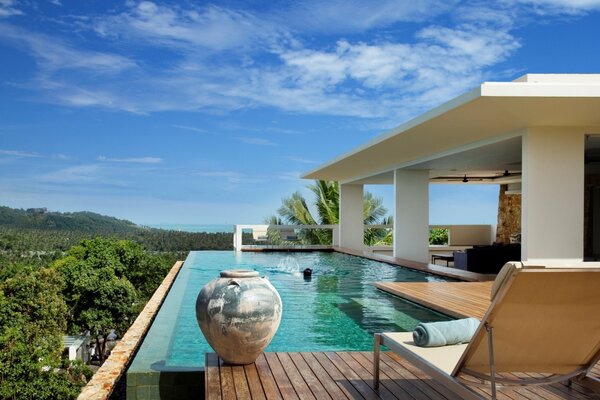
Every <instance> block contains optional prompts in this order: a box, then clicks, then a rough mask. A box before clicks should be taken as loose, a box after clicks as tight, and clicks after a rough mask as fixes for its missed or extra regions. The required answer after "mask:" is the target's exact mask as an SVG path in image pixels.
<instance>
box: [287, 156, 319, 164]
mask: <svg viewBox="0 0 600 400" xmlns="http://www.w3.org/2000/svg"><path fill="white" fill-rule="evenodd" d="M285 159H286V160H290V161H294V162H299V163H302V164H318V161H314V160H309V159H307V158H304V157H296V156H288V157H285Z"/></svg>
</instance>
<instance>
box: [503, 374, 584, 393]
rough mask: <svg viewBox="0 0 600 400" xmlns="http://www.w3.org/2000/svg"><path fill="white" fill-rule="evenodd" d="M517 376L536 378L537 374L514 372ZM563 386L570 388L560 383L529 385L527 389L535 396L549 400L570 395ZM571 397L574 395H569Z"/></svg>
mask: <svg viewBox="0 0 600 400" xmlns="http://www.w3.org/2000/svg"><path fill="white" fill-rule="evenodd" d="M513 375H514V376H515V377H516V378H520V379H528V378H536V376H534V375H530V374H523V373H515V374H513ZM561 386H563V387H564V388H565V389H567V390H568V388H567V387H566V386H564V385H562V384H558V385H544V386H537V387H532V386H531V387H527V390H529V391H530V392H531V393H532V394H533V395H534V396H536V397H535V398H540V396H541V398H543V399H547V400H559V399H564V398H565V396H566V395H568V393H566V392H564V391H563V390H561V388H560V387H561ZM569 398H574V397H572V396H569Z"/></svg>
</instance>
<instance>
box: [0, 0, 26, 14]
mask: <svg viewBox="0 0 600 400" xmlns="http://www.w3.org/2000/svg"><path fill="white" fill-rule="evenodd" d="M16 3H17V2H16V1H14V0H0V18H6V17H10V16H13V15H23V12H22V11H21V10H18V9H16V8H15V7H14V6H15V5H16Z"/></svg>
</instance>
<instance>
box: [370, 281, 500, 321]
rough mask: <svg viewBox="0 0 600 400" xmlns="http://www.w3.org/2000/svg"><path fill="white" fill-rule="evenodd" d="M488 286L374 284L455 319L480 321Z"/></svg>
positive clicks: (467, 283) (489, 287) (424, 283)
mask: <svg viewBox="0 0 600 400" xmlns="http://www.w3.org/2000/svg"><path fill="white" fill-rule="evenodd" d="M491 285H492V283H491V282H377V283H375V286H376V287H377V288H378V289H381V290H384V291H386V292H388V293H391V294H393V295H396V296H399V297H402V298H405V299H407V300H410V301H413V302H415V303H418V304H421V305H424V306H425V307H428V308H432V309H434V310H436V311H439V312H442V313H444V314H448V315H451V316H453V317H457V318H464V317H467V316H469V317H475V318H479V319H481V318H482V317H483V315H484V314H485V312H486V310H487V308H488V307H489V304H490V300H489V293H490V289H491Z"/></svg>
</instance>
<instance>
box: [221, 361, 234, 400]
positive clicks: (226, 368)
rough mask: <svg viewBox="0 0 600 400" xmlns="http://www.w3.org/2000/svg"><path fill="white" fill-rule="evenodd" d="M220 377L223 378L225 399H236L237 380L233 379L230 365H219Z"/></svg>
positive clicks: (222, 387) (222, 390) (222, 389)
mask: <svg viewBox="0 0 600 400" xmlns="http://www.w3.org/2000/svg"><path fill="white" fill-rule="evenodd" d="M219 377H220V378H221V395H222V396H223V400H235V399H236V397H237V396H236V394H235V382H234V381H233V373H232V371H231V366H230V365H223V364H221V366H220V367H219Z"/></svg>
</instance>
